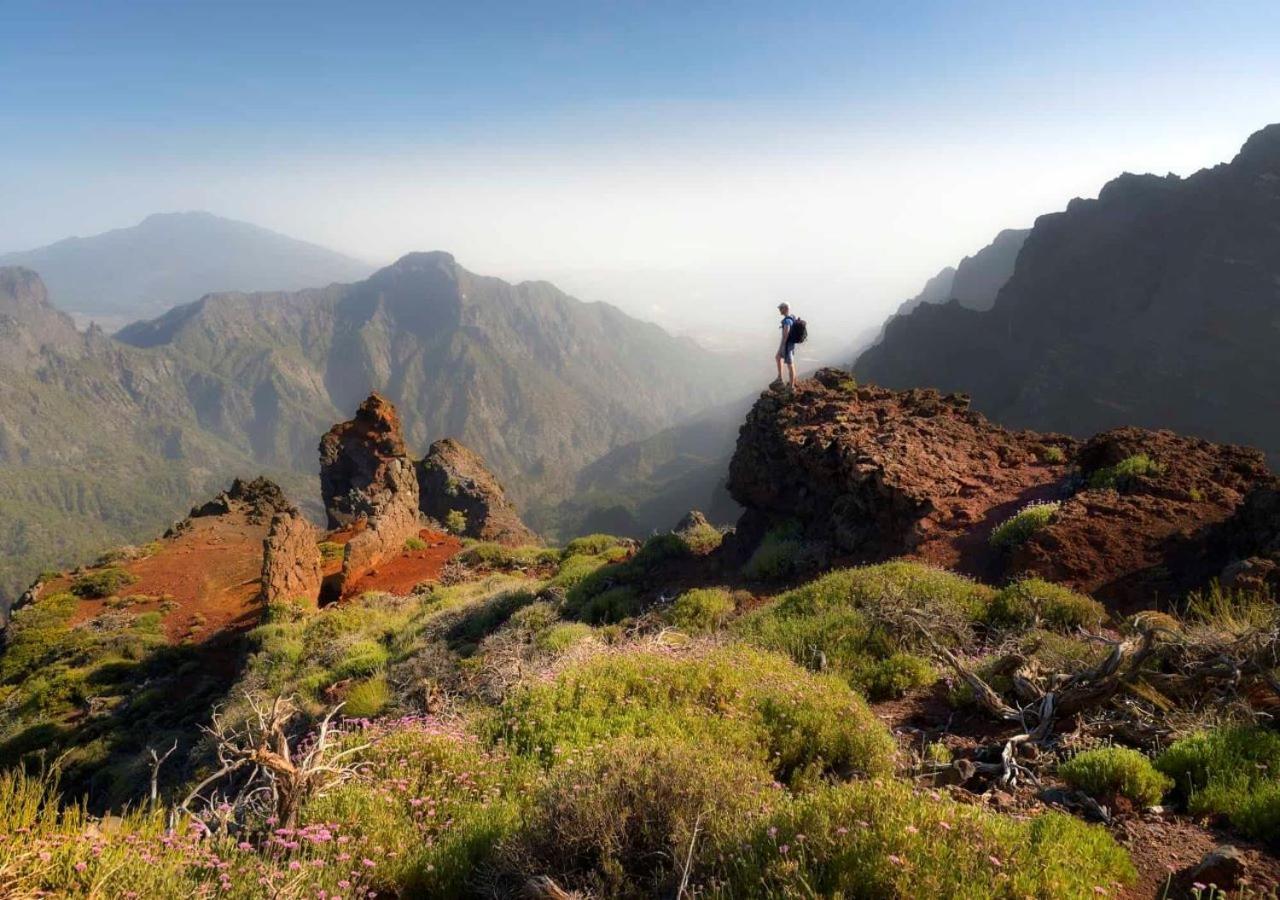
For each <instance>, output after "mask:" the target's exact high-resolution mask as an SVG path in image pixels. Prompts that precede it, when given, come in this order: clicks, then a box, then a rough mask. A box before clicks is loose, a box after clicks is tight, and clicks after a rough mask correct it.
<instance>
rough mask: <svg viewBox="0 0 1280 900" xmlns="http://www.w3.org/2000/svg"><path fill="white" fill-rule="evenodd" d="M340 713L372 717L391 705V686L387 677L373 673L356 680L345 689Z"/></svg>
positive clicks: (355, 716) (361, 717) (357, 717)
mask: <svg viewBox="0 0 1280 900" xmlns="http://www.w3.org/2000/svg"><path fill="white" fill-rule="evenodd" d="M345 700H346V705H345V706H343V707H342V714H343V715H345V716H350V717H351V718H353V719H372V718H373V717H374V716H376V715H378V714H379V713H380V712H382V711H383V710H385V709H386V708H387V707H388V706H389V705H391V688H390V686H389V685H388V684H387V677H386V676H385V675H382V674H378V675H373V676H371V677H369V678H366V679H364V680H363V681H358V682H356V683H355V684H353V685H352V686H351V688H350V689H349V690H348V691H347V696H346V698H345Z"/></svg>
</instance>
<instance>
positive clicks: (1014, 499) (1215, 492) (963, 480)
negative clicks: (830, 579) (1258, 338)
mask: <svg viewBox="0 0 1280 900" xmlns="http://www.w3.org/2000/svg"><path fill="white" fill-rule="evenodd" d="M1138 455H1145V456H1146V457H1148V459H1149V460H1150V461H1151V462H1152V463H1153V464H1154V468H1153V471H1152V472H1150V473H1148V474H1147V475H1138V476H1135V477H1132V478H1127V479H1125V480H1124V482H1123V483H1122V484H1120V485H1118V486H1108V487H1101V486H1098V485H1097V484H1096V482H1095V487H1093V488H1090V487H1089V479H1090V477H1091V476H1092V475H1093V474H1094V473H1096V472H1097V471H1099V470H1101V469H1103V468H1105V467H1107V466H1114V465H1115V464H1117V463H1119V462H1121V461H1123V460H1125V459H1128V458H1130V457H1134V456H1138ZM1270 478H1271V476H1270V475H1269V473H1268V472H1267V469H1266V465H1265V461H1264V458H1263V455H1262V454H1261V453H1260V452H1259V451H1256V450H1250V449H1246V448H1242V447H1235V446H1230V445H1218V444H1211V443H1208V442H1206V441H1202V440H1197V439H1194V438H1186V437H1182V436H1179V435H1175V434H1173V433H1171V432H1165V431H1161V432H1153V431H1145V430H1143V429H1137V428H1124V429H1117V430H1115V431H1111V432H1107V433H1104V434H1102V435H1099V436H1097V437H1095V438H1093V439H1092V440H1090V441H1088V442H1087V443H1085V444H1081V443H1079V442H1078V441H1076V440H1074V439H1073V438H1070V437H1066V436H1063V435H1058V434H1038V433H1035V432H1030V431H1010V430H1008V429H1005V428H1001V427H999V426H997V425H993V424H992V423H991V422H989V421H988V420H987V419H986V418H984V417H983V416H981V415H979V414H978V413H975V412H973V411H971V410H970V409H969V407H968V398H967V397H964V396H963V395H956V394H951V395H943V394H940V393H938V392H936V391H932V390H910V391H903V392H895V391H891V390H888V389H885V388H879V387H871V386H858V385H856V384H855V382H854V381H853V379H852V378H851V377H850V375H849V374H848V373H847V372H842V371H839V370H835V369H823V370H820V371H819V372H818V373H817V374H816V375H815V377H814V379H812V380H811V381H806V382H803V383H802V384H801V385H800V387H799V389H798V391H797V392H796V393H795V394H788V393H784V392H782V391H776V390H770V391H767V392H766V393H765V394H763V395H762V396H761V397H760V399H759V400H758V401H757V402H756V405H755V407H754V408H753V409H752V411H751V413H750V414H749V415H748V417H747V420H746V422H745V423H744V425H743V426H742V429H741V432H740V434H739V438H738V446H737V451H736V452H735V454H734V458H733V461H732V463H731V465H730V474H729V490H730V492H731V493H732V495H733V497H734V499H736V500H737V501H738V502H739V503H741V504H742V505H743V506H744V507H746V509H747V512H746V513H745V514H744V515H743V518H742V521H741V522H740V524H739V529H738V531H739V535H740V538H739V539H740V541H741V542H743V543H745V544H746V545H747V546H750V544H751V543H752V542H753V541H755V540H758V539H759V537H760V536H761V535H762V534H763V533H764V532H765V531H766V530H767V529H769V528H770V527H772V526H774V525H778V524H782V523H784V522H798V523H800V525H801V526H802V527H803V530H804V532H805V534H806V537H808V538H809V539H812V540H819V541H824V542H826V543H828V544H829V545H830V546H831V547H832V548H833V549H834V550H835V551H836V552H837V553H838V554H841V555H844V556H845V557H846V558H848V559H851V560H853V561H872V560H879V559H887V558H890V557H894V556H901V555H909V556H913V557H916V558H920V559H924V560H927V561H930V562H933V563H936V564H938V565H943V566H948V567H952V568H957V569H960V570H962V571H967V572H969V573H971V574H974V575H979V576H982V577H985V578H993V579H998V578H1001V577H1008V576H1013V575H1017V574H1030V573H1034V574H1039V575H1042V576H1044V577H1048V578H1052V579H1054V580H1057V581H1062V582H1064V583H1066V584H1069V585H1072V586H1073V587H1076V588H1078V589H1080V590H1084V591H1090V592H1094V593H1097V594H1098V595H1099V596H1101V597H1104V598H1112V599H1116V600H1131V599H1132V600H1136V599H1140V598H1141V599H1144V600H1150V599H1153V598H1154V597H1155V596H1161V597H1164V598H1168V597H1170V596H1171V595H1172V594H1174V593H1177V592H1179V591H1183V590H1185V589H1187V587H1189V586H1193V585H1195V584H1202V583H1203V582H1204V581H1205V580H1207V579H1208V578H1210V577H1217V576H1219V575H1220V574H1221V572H1222V569H1223V567H1224V566H1226V565H1229V564H1231V563H1233V562H1235V561H1236V560H1237V559H1239V558H1241V557H1248V556H1253V555H1259V554H1261V555H1263V556H1265V554H1266V552H1267V547H1268V546H1270V544H1269V543H1268V541H1267V539H1266V538H1265V535H1263V534H1261V531H1260V529H1262V528H1263V526H1261V525H1259V524H1257V523H1254V522H1253V520H1252V519H1250V520H1249V521H1245V520H1244V519H1243V518H1241V517H1242V516H1244V515H1245V514H1244V513H1243V512H1238V511H1240V510H1242V508H1244V509H1247V508H1251V506H1246V507H1242V504H1244V501H1245V498H1246V496H1250V492H1251V491H1257V490H1259V489H1260V488H1262V487H1264V486H1266V485H1268V484H1271V483H1272V482H1271V481H1270ZM1266 496H1269V495H1263V494H1261V493H1259V494H1257V495H1256V497H1257V499H1255V500H1252V501H1251V504H1252V505H1256V506H1257V507H1258V509H1257V511H1256V512H1255V513H1254V514H1253V518H1254V519H1258V520H1267V521H1271V519H1267V510H1268V509H1269V508H1270V507H1268V506H1267V503H1266ZM1037 501H1056V502H1059V503H1060V504H1061V506H1060V507H1059V508H1058V511H1057V512H1056V513H1055V514H1054V516H1053V518H1052V520H1051V521H1050V523H1049V524H1048V525H1047V526H1046V527H1045V528H1043V529H1041V530H1040V531H1037V532H1035V533H1034V534H1033V535H1032V536H1031V537H1030V538H1029V539H1028V540H1026V541H1025V542H1024V543H1022V544H1021V545H1019V546H1017V547H1016V548H1014V549H1013V550H1012V551H1008V550H1000V549H996V548H993V547H992V546H991V545H990V542H989V538H990V535H991V532H992V531H993V529H994V528H995V527H996V526H998V525H999V524H1001V523H1002V522H1004V521H1005V520H1007V519H1008V518H1009V517H1011V516H1012V515H1014V514H1015V513H1016V512H1018V511H1019V510H1020V509H1021V508H1022V507H1024V506H1025V505H1027V504H1029V503H1033V502H1037ZM1273 518H1274V517H1273ZM1231 528H1234V531H1229V529H1231ZM1274 533H1275V532H1273V534H1274ZM1250 542H1252V543H1250Z"/></svg>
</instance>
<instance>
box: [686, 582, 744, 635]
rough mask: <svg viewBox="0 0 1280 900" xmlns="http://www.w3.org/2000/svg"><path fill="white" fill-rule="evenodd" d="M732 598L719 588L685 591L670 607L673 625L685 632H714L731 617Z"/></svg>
mask: <svg viewBox="0 0 1280 900" xmlns="http://www.w3.org/2000/svg"><path fill="white" fill-rule="evenodd" d="M733 608H734V606H733V598H732V597H730V596H729V592H728V591H725V590H721V589H720V588H695V589H693V590H691V591H685V592H684V593H683V594H681V595H680V596H679V597H677V598H676V602H675V603H674V604H672V606H671V613H670V618H671V622H672V624H673V625H675V626H677V627H679V628H683V629H685V630H686V631H691V632H700V631H714V630H716V629H717V628H719V627H720V626H721V625H723V624H724V623H725V622H726V621H727V620H728V618H729V616H731V615H733Z"/></svg>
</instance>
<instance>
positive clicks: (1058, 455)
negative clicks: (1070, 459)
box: [1040, 446, 1067, 466]
mask: <svg viewBox="0 0 1280 900" xmlns="http://www.w3.org/2000/svg"><path fill="white" fill-rule="evenodd" d="M1040 459H1041V461H1042V462H1047V463H1049V464H1050V465H1054V466H1060V465H1062V464H1063V463H1065V462H1066V461H1067V454H1066V453H1064V452H1063V450H1062V448H1061V447H1053V446H1048V447H1044V448H1043V449H1042V450H1041V451H1040Z"/></svg>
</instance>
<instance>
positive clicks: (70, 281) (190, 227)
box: [0, 212, 374, 330]
mask: <svg viewBox="0 0 1280 900" xmlns="http://www.w3.org/2000/svg"><path fill="white" fill-rule="evenodd" d="M0 266H23V267H25V268H28V269H32V270H34V271H36V272H39V273H40V277H41V278H42V279H43V280H44V282H45V284H46V285H48V288H49V291H50V293H51V294H52V295H53V296H54V297H55V298H57V303H58V306H59V307H60V308H61V309H63V310H65V311H66V312H68V313H71V315H72V316H73V317H74V318H75V319H76V320H77V321H79V322H82V323H86V322H88V321H96V322H98V323H99V324H101V325H102V326H103V327H104V328H107V329H108V330H114V329H115V328H117V327H119V326H120V325H123V324H125V323H127V322H132V321H134V320H135V319H141V318H148V317H151V316H156V315H159V314H160V313H162V312H164V311H165V310H167V309H168V308H169V307H171V306H172V305H173V304H174V303H175V302H178V301H180V300H184V299H188V298H192V297H200V296H203V295H205V294H208V293H212V292H214V291H244V290H281V291H293V290H299V289H301V288H305V287H312V286H314V285H323V284H329V283H330V282H334V281H340V282H347V281H357V280H359V279H361V278H366V277H368V275H369V274H370V273H371V272H372V271H373V269H374V267H373V266H372V265H370V264H369V263H366V262H362V261H360V260H357V259H352V258H351V257H349V256H344V255H342V254H341V253H336V252H334V251H332V250H328V249H326V248H324V247H320V246H317V245H316V244H310V243H307V242H305V241H300V240H296V239H295V238H291V237H287V236H285V235H283V234H278V233H276V232H274V231H270V230H268V229H266V228H261V227H259V226H257V225H251V224H249V223H248V222H237V221H234V220H232V219H225V218H222V217H221V216H215V215H213V214H211V213H207V212H177V213H158V214H156V215H151V216H148V217H147V218H145V219H143V220H142V221H141V222H139V223H138V224H137V225H134V226H132V227H130V228H118V229H115V230H113V231H108V232H105V233H103V234H98V235H93V236H91V237H72V238H67V239H65V240H61V241H58V242H57V243H54V244H50V245H48V246H46V247H39V248H36V249H34V250H25V251H22V252H18V253H6V254H0Z"/></svg>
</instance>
